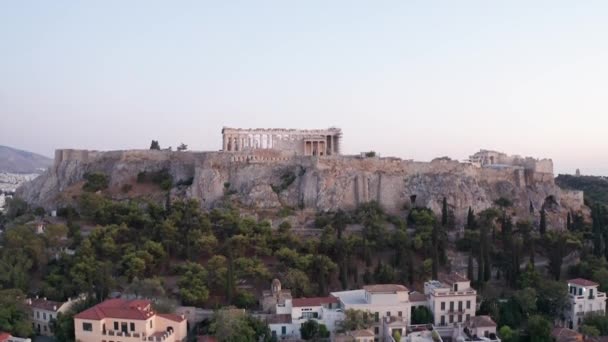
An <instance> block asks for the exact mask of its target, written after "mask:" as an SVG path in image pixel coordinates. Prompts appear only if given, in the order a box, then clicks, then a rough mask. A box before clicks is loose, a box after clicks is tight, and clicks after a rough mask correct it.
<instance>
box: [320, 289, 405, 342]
mask: <svg viewBox="0 0 608 342" xmlns="http://www.w3.org/2000/svg"><path fill="white" fill-rule="evenodd" d="M331 295H332V296H334V297H337V298H338V299H339V300H340V306H341V307H342V308H343V309H344V310H348V309H355V310H363V311H369V312H371V313H372V314H373V315H374V316H375V323H374V325H373V326H372V327H371V330H372V331H373V332H374V336H375V338H376V339H378V340H382V339H384V338H387V337H388V336H387V335H389V334H390V335H392V332H393V329H398V330H400V332H401V335H402V336H403V335H405V326H406V325H408V324H409V323H410V322H411V317H410V312H411V304H410V301H409V291H408V289H407V288H406V287H405V286H403V285H393V284H387V285H370V286H365V287H364V288H363V289H362V290H352V291H341V292H332V293H331ZM399 323H401V324H399Z"/></svg>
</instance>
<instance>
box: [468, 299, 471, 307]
mask: <svg viewBox="0 0 608 342" xmlns="http://www.w3.org/2000/svg"><path fill="white" fill-rule="evenodd" d="M470 308H471V301H470V300H467V309H470Z"/></svg>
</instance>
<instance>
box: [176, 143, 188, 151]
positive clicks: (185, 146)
mask: <svg viewBox="0 0 608 342" xmlns="http://www.w3.org/2000/svg"><path fill="white" fill-rule="evenodd" d="M187 149H188V145H186V144H184V143H181V144H180V145H179V146H178V147H177V150H178V151H185V150H187Z"/></svg>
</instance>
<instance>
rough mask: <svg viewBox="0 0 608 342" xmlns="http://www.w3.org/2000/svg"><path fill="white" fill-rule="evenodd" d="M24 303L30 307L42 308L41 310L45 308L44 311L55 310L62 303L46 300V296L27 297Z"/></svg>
mask: <svg viewBox="0 0 608 342" xmlns="http://www.w3.org/2000/svg"><path fill="white" fill-rule="evenodd" d="M26 303H27V305H28V306H30V307H31V308H34V309H42V310H46V311H57V310H59V308H60V307H61V306H62V305H63V304H64V303H61V302H55V301H52V300H47V299H46V298H32V299H27V300H26Z"/></svg>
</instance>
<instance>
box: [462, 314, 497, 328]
mask: <svg viewBox="0 0 608 342" xmlns="http://www.w3.org/2000/svg"><path fill="white" fill-rule="evenodd" d="M465 325H466V326H468V327H471V328H487V327H495V326H496V322H494V320H493V319H492V317H490V316H475V317H471V318H469V320H468V321H466V323H465Z"/></svg>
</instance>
